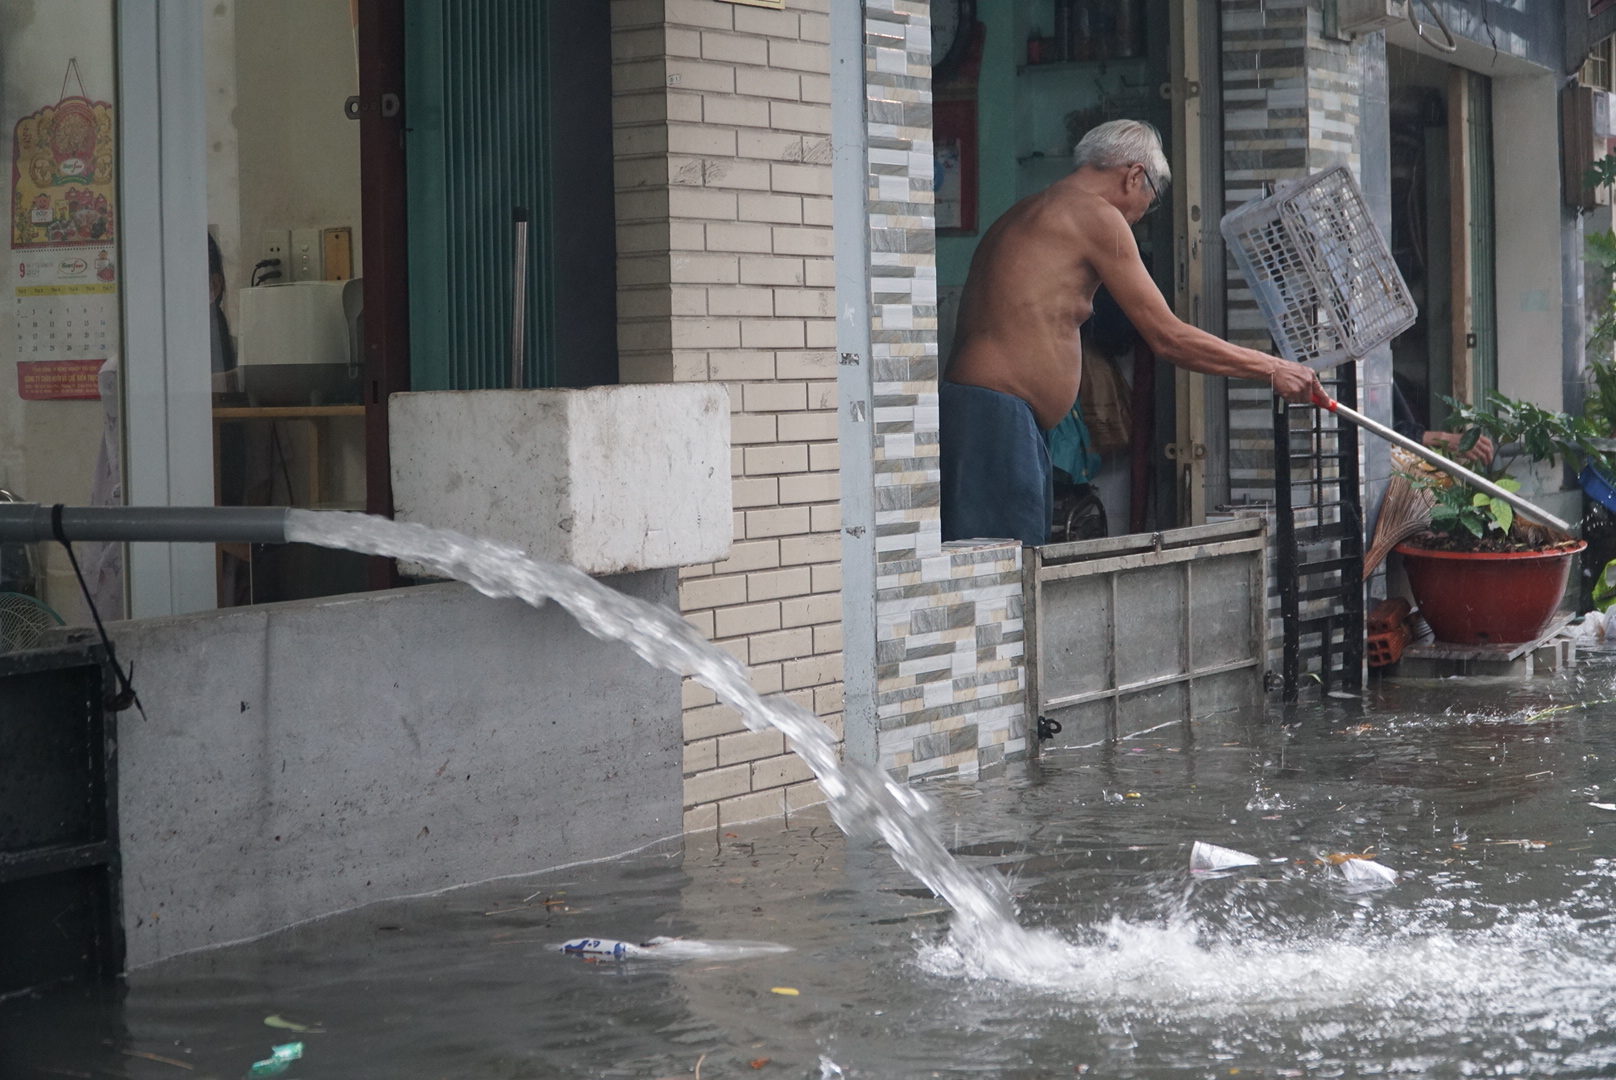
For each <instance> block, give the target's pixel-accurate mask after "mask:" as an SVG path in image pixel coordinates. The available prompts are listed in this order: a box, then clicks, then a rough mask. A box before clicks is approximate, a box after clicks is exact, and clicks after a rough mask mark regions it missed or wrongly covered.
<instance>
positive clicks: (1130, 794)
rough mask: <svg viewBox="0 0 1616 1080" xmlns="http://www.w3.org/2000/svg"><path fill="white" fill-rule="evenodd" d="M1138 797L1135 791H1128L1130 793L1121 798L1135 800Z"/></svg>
mask: <svg viewBox="0 0 1616 1080" xmlns="http://www.w3.org/2000/svg"><path fill="white" fill-rule="evenodd" d="M1139 797H1140V796H1139V793H1138V792H1137V791H1130V792H1128V793H1127V794H1125V795H1124V796H1123V798H1125V799H1137V798H1139Z"/></svg>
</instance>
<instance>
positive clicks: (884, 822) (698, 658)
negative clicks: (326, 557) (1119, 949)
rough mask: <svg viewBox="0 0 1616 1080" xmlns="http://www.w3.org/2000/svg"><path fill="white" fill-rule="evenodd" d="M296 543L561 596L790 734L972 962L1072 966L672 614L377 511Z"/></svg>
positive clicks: (787, 705) (912, 802) (564, 571)
mask: <svg viewBox="0 0 1616 1080" xmlns="http://www.w3.org/2000/svg"><path fill="white" fill-rule="evenodd" d="M286 539H287V540H288V541H292V542H297V543H305V544H315V545H318V546H320V547H330V548H342V549H345V550H348V551H355V552H359V553H362V554H367V555H382V556H387V557H390V558H396V559H404V560H406V561H409V562H414V563H418V564H420V565H423V566H427V567H430V568H431V569H432V570H434V571H436V572H437V573H440V574H443V575H446V576H448V577H453V578H458V579H459V580H461V581H464V582H465V583H466V584H468V585H470V586H471V587H472V588H474V589H476V590H477V591H478V592H480V593H482V594H484V595H485V596H491V597H514V598H517V599H520V600H524V601H526V602H527V603H529V604H531V605H533V606H535V607H538V606H540V605H542V604H544V603H545V602H546V601H552V600H553V601H554V602H556V603H557V604H560V605H561V606H562V607H563V608H565V609H566V610H567V612H568V613H569V614H571V615H572V616H573V617H574V618H575V619H577V620H578V623H579V625H581V626H582V627H583V628H584V629H585V630H587V631H588V632H589V633H591V634H593V635H594V636H595V637H598V638H602V639H604V640H607V641H620V642H622V643H623V644H625V645H627V646H628V647H629V648H631V649H633V650H634V651H635V652H636V653H637V654H638V655H639V656H640V657H641V658H642V659H644V660H645V661H646V662H647V663H650V664H654V665H655V666H657V667H659V668H662V669H664V670H667V671H672V672H675V673H677V674H681V675H691V676H694V677H695V678H696V680H697V681H698V682H700V683H701V684H702V685H704V686H706V687H707V688H708V689H710V690H712V691H713V693H715V694H717V695H718V698H719V700H721V701H722V702H724V703H725V704H726V705H729V706H730V707H731V708H733V709H735V710H736V711H737V712H739V713H740V714H741V718H742V720H743V721H744V722H745V724H746V726H747V727H748V728H749V729H751V730H753V731H762V730H765V729H767V728H774V729H776V730H778V731H780V732H781V733H782V734H784V735H785V736H786V738H787V739H788V740H789V741H790V746H791V749H792V750H793V751H794V752H795V753H796V754H797V755H798V756H799V757H801V758H802V759H803V761H804V762H806V763H807V765H808V767H809V768H810V769H812V770H813V773H814V776H815V777H817V778H818V780H819V786H820V788H821V789H823V791H824V792H825V795H826V797H827V798H828V799H829V802H830V811H831V816H832V817H833V818H834V819H835V821H836V824H837V826H838V827H840V828H841V829H842V830H843V831H844V832H846V833H848V834H850V835H868V834H869V833H870V832H872V831H873V832H874V833H875V834H876V835H878V836H880V838H881V839H882V840H884V841H885V842H886V843H887V845H888V847H890V848H891V851H892V857H893V859H895V860H896V861H897V863H898V865H900V866H902V867H903V868H904V869H905V870H907V871H908V872H909V873H911V874H913V875H914V876H915V877H916V878H918V879H919V880H920V881H922V882H924V883H925V884H926V885H927V886H928V887H929V888H930V889H931V890H932V891H933V892H935V893H936V894H937V895H938V896H940V897H942V898H943V899H944V900H945V901H947V903H948V904H949V906H950V907H952V908H953V909H954V912H955V914H956V919H955V920H954V923H953V926H952V936H953V940H954V943H955V946H956V947H957V948H958V949H959V950H960V953H961V955H962V956H965V957H969V958H971V961H972V964H973V966H975V967H978V968H980V969H981V970H982V971H983V972H984V973H986V974H990V975H997V976H999V977H1005V978H1015V979H1025V978H1027V977H1028V976H1029V974H1031V973H1032V972H1035V971H1036V969H1037V968H1038V967H1041V966H1042V965H1043V964H1048V963H1053V964H1054V965H1055V966H1056V967H1057V968H1064V967H1066V966H1068V965H1069V964H1070V963H1071V962H1072V959H1073V957H1072V953H1071V946H1070V945H1069V944H1068V943H1067V942H1065V941H1064V940H1062V939H1061V938H1060V937H1059V936H1058V935H1056V934H1053V933H1050V932H1048V931H1035V930H1027V929H1025V928H1023V927H1022V926H1020V925H1019V924H1017V922H1016V920H1015V913H1014V909H1013V907H1012V905H1011V902H1010V897H1009V895H1008V894H1007V892H1006V891H1005V889H1004V887H1003V885H1002V884H1001V883H1000V882H999V881H998V880H997V879H994V878H989V877H987V876H985V875H983V874H981V873H979V872H978V871H975V870H972V869H970V868H968V867H965V866H963V865H961V864H960V863H959V862H958V861H956V860H955V859H954V857H953V856H952V855H950V854H949V853H948V849H947V848H946V847H945V846H944V845H943V843H942V841H941V840H940V839H939V838H938V836H937V834H936V832H935V830H934V828H933V825H932V822H931V820H930V816H929V810H930V804H929V803H928V802H927V800H926V798H925V797H924V796H923V795H921V794H920V793H919V792H917V791H914V790H913V789H911V788H907V787H904V786H902V785H900V784H898V783H897V782H896V781H894V780H892V779H891V778H890V777H888V776H886V775H885V774H884V773H881V772H879V771H878V770H875V769H872V768H869V767H868V766H865V765H862V764H860V763H858V762H852V761H843V760H842V758H841V754H840V752H839V751H838V749H837V739H836V735H835V733H834V732H832V731H831V730H830V728H829V727H827V726H826V725H825V723H824V721H822V720H820V719H819V718H818V717H817V716H814V715H813V714H812V713H809V712H808V711H806V710H805V709H803V708H802V707H800V706H798V705H797V704H795V703H794V702H792V701H791V700H790V699H789V698H787V697H785V696H784V695H780V694H775V695H770V696H769V697H764V696H763V695H761V694H759V693H758V692H757V690H755V689H754V688H753V686H752V681H751V678H750V676H749V675H748V673H747V670H746V668H745V666H744V665H742V664H741V662H740V661H739V660H737V659H736V658H735V657H733V656H731V655H730V654H729V653H727V652H725V651H724V650H722V649H720V648H718V647H716V646H715V645H713V644H712V643H711V642H709V641H707V639H706V638H704V637H702V636H701V633H700V632H699V631H697V630H696V628H695V627H693V626H692V625H691V624H690V623H688V622H686V621H685V620H684V619H683V618H681V617H680V616H678V615H677V614H675V613H674V612H672V611H669V610H667V609H666V608H662V607H658V606H657V605H655V604H650V603H647V602H645V601H643V600H639V599H636V598H634V597H631V596H624V595H623V594H621V593H619V592H617V591H615V590H613V589H610V588H608V587H606V586H604V585H602V584H600V583H599V582H597V581H595V580H594V579H593V578H591V577H589V576H588V575H587V574H585V573H583V572H582V571H580V570H578V569H576V568H574V567H571V566H563V565H560V564H556V563H540V562H535V561H534V560H532V559H529V558H528V557H527V556H526V555H525V554H523V553H522V552H521V551H519V550H517V549H516V548H512V547H507V546H505V545H503V544H496V543H492V542H490V541H487V540H476V539H473V538H471V537H468V536H463V535H461V534H459V533H455V532H450V531H448V530H446V529H431V528H427V527H426V526H424V525H413V524H407V523H404V522H397V521H389V520H387V519H385V518H379V517H372V516H370V515H367V514H349V513H337V512H329V511H309V510H292V511H290V512H289V513H288V515H287V522H286ZM1035 958H1037V960H1036V961H1035Z"/></svg>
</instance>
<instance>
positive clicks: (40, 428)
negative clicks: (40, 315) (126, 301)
mask: <svg viewBox="0 0 1616 1080" xmlns="http://www.w3.org/2000/svg"><path fill="white" fill-rule="evenodd" d="M71 57H77V59H78V70H79V74H80V76H81V77H82V78H83V80H84V91H85V93H86V94H87V95H88V96H89V98H90V100H92V101H108V102H112V103H113V104H114V106H116V105H117V68H116V65H115V61H114V48H113V28H112V2H111V0H51V2H50V3H48V4H45V3H36V2H27V0H10V2H7V3H4V4H0V130H3V131H4V132H5V134H6V136H7V138H6V139H5V146H6V147H7V148H8V149H9V148H10V146H11V139H10V135H11V133H12V131H13V129H14V128H15V126H16V123H17V121H18V120H19V119H21V118H22V117H24V116H27V115H29V114H31V113H33V112H35V111H36V110H38V109H40V108H41V107H43V106H46V105H54V104H55V103H56V102H57V101H58V100H59V99H60V97H61V96H62V76H63V73H64V71H65V70H66V67H67V63H68V60H69V58H71ZM67 92H68V93H69V94H70V95H71V94H77V93H78V92H79V85H78V80H77V79H70V80H69V83H68V90H67ZM9 175H10V173H9V169H8V171H7V176H8V178H9ZM11 201H12V196H11V192H10V186H9V184H8V185H7V189H6V194H5V207H6V220H7V221H9V219H10V214H11ZM117 209H121V208H115V210H114V212H115V213H116V212H117ZM115 227H116V226H115ZM5 236H6V238H7V239H6V241H5V243H6V250H7V253H8V254H10V252H11V248H10V243H11V241H10V236H11V232H10V228H9V226H6V227H5ZM31 250H32V254H31V255H30V256H29V257H30V258H38V257H40V256H46V257H48V256H49V254H50V251H49V249H31ZM11 271H12V276H13V277H15V276H16V275H15V271H16V267H15V266H13V267H11ZM0 301H3V302H0V488H6V489H8V490H11V491H14V492H15V493H16V494H18V495H19V496H21V497H22V498H25V499H29V500H32V501H36V502H73V503H85V502H88V501H89V499H90V484H91V480H92V477H93V475H94V471H95V462H96V454H97V452H98V450H99V448H100V443H101V432H102V425H103V411H102V406H101V403H100V402H99V401H23V400H22V399H21V398H20V396H19V395H18V392H17V361H18V360H26V359H31V358H35V357H33V356H32V354H31V353H24V352H23V351H22V347H21V346H20V344H19V332H18V326H17V320H16V311H17V305H16V300H15V296H14V294H13V292H12V289H11V287H8V288H7V289H6V290H5V291H4V293H0ZM72 358H73V359H82V357H77V356H75V357H72ZM40 554H41V555H42V556H43V558H44V562H45V570H46V575H45V581H44V592H45V596H44V598H45V600H46V601H47V602H48V603H50V604H52V605H53V606H55V607H56V608H57V609H58V610H59V611H61V612H62V614H63V615H64V616H66V617H68V618H70V619H71V618H75V617H76V615H77V613H78V607H79V604H78V599H77V597H78V583H77V582H76V581H75V580H74V579H73V572H72V570H71V569H69V568H68V565H67V560H66V559H65V558H63V557H62V555H61V553H60V551H59V550H56V549H54V548H53V547H50V546H42V547H41V549H40Z"/></svg>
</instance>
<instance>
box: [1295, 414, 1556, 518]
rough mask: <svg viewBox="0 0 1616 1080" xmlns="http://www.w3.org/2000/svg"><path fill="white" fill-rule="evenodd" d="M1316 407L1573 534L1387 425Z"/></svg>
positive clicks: (1516, 497)
mask: <svg viewBox="0 0 1616 1080" xmlns="http://www.w3.org/2000/svg"><path fill="white" fill-rule="evenodd" d="M1313 404H1315V405H1317V406H1318V407H1319V408H1321V409H1328V410H1329V411H1330V412H1333V413H1335V414H1336V415H1337V416H1344V417H1346V418H1347V419H1348V420H1351V421H1352V422H1353V423H1354V424H1357V425H1358V426H1359V427H1361V428H1363V429H1364V430H1365V431H1368V432H1372V433H1374V434H1376V435H1379V436H1380V437H1381V438H1382V439H1385V440H1386V441H1387V442H1390V443H1394V444H1396V445H1397V446H1401V447H1402V448H1403V449H1404V450H1407V451H1408V452H1409V453H1411V454H1418V455H1419V456H1420V457H1422V458H1424V459H1425V460H1426V461H1429V462H1430V463H1431V464H1432V465H1435V466H1436V467H1437V468H1439V469H1441V470H1442V471H1443V472H1446V473H1450V474H1452V475H1453V476H1456V477H1458V478H1459V479H1460V480H1463V481H1464V482H1465V483H1467V484H1469V485H1470V486H1471V487H1473V488H1475V489H1476V490H1478V491H1485V492H1486V493H1487V494H1489V495H1491V496H1492V497H1493V498H1495V499H1502V500H1504V501H1505V502H1507V503H1509V505H1511V506H1513V507H1514V508H1515V509H1517V510H1519V511H1520V512H1521V513H1523V514H1525V515H1526V516H1528V517H1530V518H1533V519H1534V520H1537V521H1541V522H1543V524H1545V525H1552V526H1553V527H1554V528H1556V529H1559V530H1560V531H1561V532H1563V533H1569V532H1570V531H1571V526H1570V525H1568V524H1566V523H1565V522H1564V521H1561V520H1560V519H1559V518H1557V517H1555V516H1554V515H1553V514H1551V513H1549V512H1548V511H1547V510H1544V509H1543V508H1542V507H1538V506H1534V505H1532V504H1531V503H1529V502H1527V501H1526V500H1525V499H1523V498H1521V497H1520V496H1519V495H1516V494H1515V493H1514V492H1512V491H1505V490H1504V489H1503V488H1501V487H1499V486H1498V485H1497V484H1495V483H1493V482H1492V481H1491V480H1489V479H1487V478H1486V477H1485V476H1481V475H1480V474H1478V473H1474V472H1471V471H1470V470H1469V469H1467V468H1465V467H1464V466H1463V465H1461V464H1459V463H1458V462H1457V461H1454V460H1452V459H1451V458H1446V457H1443V456H1442V455H1441V454H1439V453H1437V452H1436V451H1435V450H1432V449H1431V448H1430V447H1429V446H1425V445H1423V444H1421V443H1417V442H1415V441H1414V440H1413V439H1410V438H1409V437H1408V436H1406V435H1400V434H1398V433H1397V432H1395V431H1393V430H1392V429H1391V428H1389V427H1387V426H1386V425H1385V424H1382V423H1379V422H1377V421H1374V420H1371V419H1369V417H1367V416H1365V415H1363V414H1362V413H1360V412H1357V411H1356V410H1353V409H1349V408H1347V407H1346V406H1345V405H1343V404H1341V403H1340V402H1339V401H1336V400H1335V399H1333V398H1329V397H1322V396H1317V395H1316V396H1315V397H1314V398H1313Z"/></svg>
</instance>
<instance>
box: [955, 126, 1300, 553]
mask: <svg viewBox="0 0 1616 1080" xmlns="http://www.w3.org/2000/svg"><path fill="white" fill-rule="evenodd" d="M1073 159H1074V163H1075V165H1076V166H1077V167H1076V169H1075V170H1074V171H1073V172H1072V174H1071V175H1070V176H1067V177H1066V178H1065V179H1064V180H1061V181H1059V182H1058V183H1056V184H1053V185H1051V186H1050V187H1049V188H1047V189H1046V190H1044V191H1042V192H1040V193H1039V194H1037V195H1032V196H1029V197H1028V198H1025V199H1023V200H1021V201H1020V202H1019V203H1017V204H1016V205H1015V206H1013V207H1011V208H1010V210H1009V211H1008V212H1006V213H1005V215H1004V216H1003V217H1001V218H999V220H998V221H996V222H994V223H993V227H992V228H991V229H989V230H988V232H987V235H986V236H984V237H983V238H982V242H981V244H979V245H978V246H977V249H976V256H975V257H974V258H973V259H972V260H971V272H970V276H969V277H968V278H967V279H966V281H965V293H964V296H963V297H962V299H961V302H960V311H959V324H958V328H957V329H956V330H955V334H954V349H953V354H952V356H951V357H950V359H949V363H948V369H947V371H946V373H945V375H944V382H943V384H942V386H941V388H940V394H939V406H940V413H941V416H940V422H941V436H940V437H941V441H942V463H941V464H942V474H943V483H942V504H943V505H942V511H943V539H944V540H967V539H971V538H974V537H989V536H992V537H1013V538H1016V539H1019V540H1021V541H1022V542H1023V543H1026V544H1042V543H1045V542H1046V541H1047V540H1048V538H1049V526H1050V518H1051V516H1052V515H1053V510H1054V507H1053V502H1054V495H1053V484H1052V477H1053V473H1052V471H1051V467H1050V462H1049V451H1048V450H1047V448H1046V447H1045V445H1044V439H1043V434H1042V433H1043V432H1044V431H1048V430H1049V429H1051V428H1053V427H1054V426H1055V425H1056V424H1058V423H1060V422H1061V420H1062V419H1063V418H1064V417H1065V416H1066V414H1067V412H1068V411H1069V410H1070V409H1071V408H1072V405H1073V403H1075V402H1076V401H1077V387H1078V383H1079V382H1080V381H1081V380H1082V377H1083V347H1082V345H1081V343H1080V342H1079V340H1078V327H1079V326H1080V325H1081V324H1082V323H1083V322H1085V321H1086V320H1087V319H1088V317H1089V313H1090V310H1091V309H1092V307H1093V304H1094V294H1095V292H1096V290H1098V289H1099V287H1100V286H1101V285H1104V286H1105V287H1106V288H1107V289H1109V290H1110V292H1111V295H1112V296H1113V297H1115V298H1116V301H1117V304H1118V305H1119V306H1120V307H1121V308H1122V310H1123V312H1124V313H1125V314H1126V315H1127V316H1128V318H1129V320H1131V321H1132V322H1133V325H1134V327H1135V328H1136V329H1137V330H1138V331H1139V334H1140V336H1142V337H1143V338H1144V340H1145V343H1146V344H1147V345H1149V346H1150V348H1151V350H1152V351H1154V352H1155V354H1156V355H1157V356H1159V357H1161V358H1162V359H1163V360H1166V361H1168V362H1169V363H1173V364H1177V365H1178V366H1180V367H1185V368H1189V369H1190V370H1191V371H1204V372H1206V373H1207V374H1209V375H1232V376H1235V377H1237V378H1242V379H1258V380H1261V381H1263V382H1267V383H1268V384H1269V385H1270V386H1272V387H1273V388H1274V391H1275V393H1278V394H1280V395H1281V396H1282V397H1284V398H1285V399H1286V400H1288V401H1294V402H1306V401H1309V400H1311V399H1312V396H1313V394H1314V393H1315V392H1322V390H1321V388H1320V386H1319V380H1318V376H1317V375H1315V374H1314V373H1313V371H1312V370H1311V369H1309V368H1306V367H1303V366H1302V365H1300V364H1293V363H1291V362H1289V361H1287V360H1281V359H1279V358H1277V357H1273V356H1269V355H1267V354H1265V353H1260V352H1255V351H1253V350H1251V349H1243V348H1241V347H1240V346H1238V345H1231V344H1229V343H1228V342H1226V341H1223V340H1221V339H1219V338H1216V337H1213V336H1212V335H1211V334H1208V333H1206V332H1205V331H1203V330H1197V329H1196V328H1195V327H1193V326H1190V325H1188V324H1187V323H1183V322H1180V321H1179V320H1178V319H1177V318H1176V317H1175V316H1174V315H1173V312H1172V309H1170V308H1169V307H1168V306H1167V301H1166V300H1165V299H1163V297H1162V294H1161V291H1160V290H1159V289H1157V288H1156V283H1155V282H1154V281H1152V280H1151V278H1150V274H1149V273H1148V272H1147V271H1146V270H1145V265H1144V263H1143V262H1141V261H1140V259H1139V246H1138V245H1137V244H1136V243H1135V242H1134V238H1133V232H1132V230H1131V229H1130V226H1132V225H1133V224H1134V223H1136V222H1137V221H1139V219H1140V218H1142V217H1144V216H1145V214H1147V213H1148V212H1149V211H1151V210H1152V209H1154V208H1155V206H1156V204H1157V203H1158V202H1159V201H1160V200H1161V195H1162V192H1163V191H1164V190H1166V187H1167V182H1168V180H1169V178H1170V172H1169V169H1168V165H1167V158H1166V156H1165V155H1164V154H1163V153H1162V145H1161V136H1160V135H1158V134H1157V133H1156V129H1155V128H1153V127H1151V126H1150V125H1149V124H1144V123H1140V122H1139V121H1137V120H1113V121H1111V122H1110V123H1107V124H1101V125H1100V126H1099V127H1097V128H1095V129H1094V130H1093V131H1090V132H1089V133H1088V134H1087V135H1085V136H1084V137H1083V141H1082V142H1080V143H1078V144H1077V149H1076V150H1075V151H1074V152H1073Z"/></svg>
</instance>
